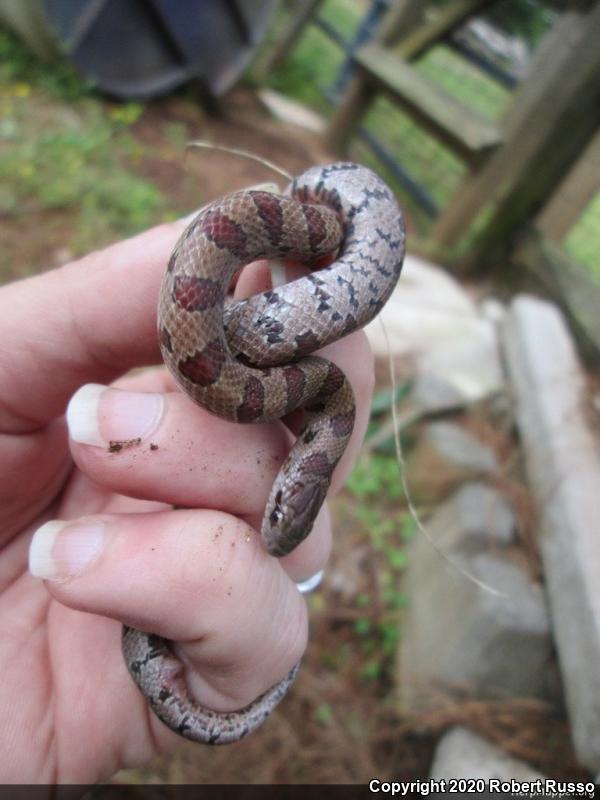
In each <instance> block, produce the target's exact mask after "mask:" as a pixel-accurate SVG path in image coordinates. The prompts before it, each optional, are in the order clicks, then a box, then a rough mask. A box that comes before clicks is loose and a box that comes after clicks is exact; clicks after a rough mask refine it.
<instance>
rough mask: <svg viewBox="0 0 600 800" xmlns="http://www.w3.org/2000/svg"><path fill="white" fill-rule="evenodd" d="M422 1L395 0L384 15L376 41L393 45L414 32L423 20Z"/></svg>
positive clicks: (424, 6) (423, 4)
mask: <svg viewBox="0 0 600 800" xmlns="http://www.w3.org/2000/svg"><path fill="white" fill-rule="evenodd" d="M425 10H426V4H425V3H423V0H397V1H396V3H394V4H392V7H391V8H390V10H389V11H388V13H387V14H386V15H385V18H384V20H383V22H382V24H381V28H380V31H379V34H378V36H377V40H378V41H380V42H383V43H385V44H393V43H394V42H397V41H398V40H399V39H401V38H403V37H404V36H408V34H409V33H412V31H414V30H415V28H417V27H418V25H419V24H420V23H421V22H422V20H423V15H424V13H425Z"/></svg>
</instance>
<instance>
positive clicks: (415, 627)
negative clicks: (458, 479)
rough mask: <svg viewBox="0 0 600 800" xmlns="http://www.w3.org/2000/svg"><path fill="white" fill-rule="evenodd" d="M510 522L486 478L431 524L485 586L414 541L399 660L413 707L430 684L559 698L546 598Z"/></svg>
mask: <svg viewBox="0 0 600 800" xmlns="http://www.w3.org/2000/svg"><path fill="white" fill-rule="evenodd" d="M514 524H515V520H514V515H513V513H512V510H511V509H510V507H509V506H508V504H507V503H506V501H505V500H504V498H503V497H502V496H501V495H499V494H498V493H497V492H496V491H495V490H492V489H489V488H487V487H485V486H482V485H480V484H475V485H471V486H467V487H464V488H463V489H461V490H460V491H459V492H458V493H457V494H456V495H454V496H453V497H452V498H451V499H450V500H448V501H446V503H444V504H443V505H442V506H441V507H440V509H439V510H438V511H437V512H436V513H435V514H434V516H433V517H432V519H431V520H430V522H429V523H428V524H426V527H427V529H428V531H429V533H430V536H431V538H432V539H433V541H434V542H435V544H436V545H437V546H438V547H439V548H440V550H441V551H442V552H443V553H445V554H446V555H447V556H448V557H449V558H450V559H452V561H453V564H458V565H460V567H462V568H463V569H465V570H467V571H468V572H469V573H470V574H471V575H473V576H475V577H476V578H477V580H478V581H480V582H482V583H483V584H485V585H487V586H489V587H491V590H487V591H486V590H484V589H482V588H481V586H479V585H477V584H476V583H475V582H473V581H472V580H470V579H469V578H468V577H467V576H466V575H465V574H464V573H463V572H461V571H460V569H459V568H457V567H456V566H453V564H449V563H447V562H446V561H445V560H444V559H443V558H441V557H440V554H439V553H438V552H436V551H435V550H434V548H433V546H432V544H431V543H430V542H429V541H427V539H425V537H423V536H418V537H417V538H416V539H415V540H413V542H412V544H411V548H410V551H409V554H408V564H409V566H408V569H407V571H406V576H405V584H404V587H405V591H406V594H407V595H408V599H409V607H408V611H407V613H406V614H405V618H404V621H403V624H402V639H401V645H400V653H399V661H398V673H399V685H400V694H401V698H402V702H403V704H404V706H405V707H406V708H408V709H409V710H417V709H419V708H421V707H422V700H423V697H424V696H425V697H426V696H427V694H428V689H430V688H431V685H432V684H435V685H438V684H442V685H443V686H444V687H446V688H447V689H448V690H450V691H451V690H452V689H453V688H454V689H458V688H460V689H467V690H468V691H469V692H470V693H471V694H472V696H476V697H480V698H493V697H498V695H499V694H501V695H502V694H504V695H506V694H508V695H509V696H519V697H541V698H548V697H553V696H554V695H555V693H556V682H555V672H554V671H553V662H552V641H551V637H550V626H549V619H548V612H547V608H546V600H545V596H544V592H543V589H542V587H541V586H540V584H538V583H534V582H532V580H531V578H530V577H529V575H528V573H527V570H526V569H525V567H524V566H522V565H521V564H520V563H519V561H518V557H517V554H518V553H520V551H519V550H518V549H517V548H515V547H513V546H511V543H512V541H513V529H514ZM515 653H518V654H519V657H518V659H517V658H515Z"/></svg>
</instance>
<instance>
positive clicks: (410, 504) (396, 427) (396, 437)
mask: <svg viewBox="0 0 600 800" xmlns="http://www.w3.org/2000/svg"><path fill="white" fill-rule="evenodd" d="M379 323H380V325H381V330H382V331H383V336H384V338H385V344H386V347H387V354H388V364H389V371H390V380H391V383H392V398H394V400H393V402H392V420H393V422H394V444H395V446H396V458H397V460H398V468H399V471H400V480H401V482H402V490H403V491H404V496H405V497H406V504H407V505H408V510H409V512H410V515H411V516H412V518H413V519H414V521H415V523H416V526H417V529H418V530H419V532H420V533H422V534H423V536H424V537H425V538H426V539H427V541H428V542H429V544H430V545H431V547H432V548H433V549H434V550H435V552H436V553H437V554H438V555H439V556H440V557H441V558H443V559H444V561H446V562H447V563H448V564H450V566H451V567H453V568H454V569H456V570H458V572H460V573H462V575H464V576H465V578H468V580H470V581H472V582H473V583H474V584H476V585H477V586H479V588H480V589H483V591H485V592H489V594H493V595H495V596H496V597H502V598H504V599H505V600H508V599H509V597H508V595H507V594H505V593H504V592H501V591H499V590H498V589H494V587H493V586H490V585H489V584H487V583H484V582H483V581H481V580H479V578H478V577H477V576H475V575H473V574H472V573H471V572H469V571H468V570H467V569H465V567H463V566H462V565H461V564H459V563H458V562H457V561H454V559H453V558H450V556H449V555H448V554H447V553H445V552H444V551H443V550H442V549H441V548H440V547H439V545H438V544H436V542H435V541H434V539H433V537H432V536H431V534H430V533H429V531H428V530H427V529H426V528H425V526H424V525H423V523H422V522H421V520H420V518H419V514H418V513H417V509H416V508H415V506H414V504H413V501H412V498H411V496H410V492H409V490H408V483H407V481H406V462H405V460H404V455H403V453H402V445H401V443H400V429H399V424H398V413H397V409H396V400H395V397H396V372H395V369H394V359H393V358H392V348H391V345H390V340H389V338H388V335H387V330H386V328H385V325H384V324H383V320H382V319H381V317H379Z"/></svg>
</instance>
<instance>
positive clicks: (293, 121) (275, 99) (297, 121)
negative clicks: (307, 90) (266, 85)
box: [258, 89, 326, 134]
mask: <svg viewBox="0 0 600 800" xmlns="http://www.w3.org/2000/svg"><path fill="white" fill-rule="evenodd" d="M258 96H259V98H260V100H261V101H262V102H263V103H264V105H265V106H266V107H267V108H268V109H269V111H270V112H271V114H273V116H274V117H276V118H277V119H279V120H281V121H282V122H285V123H288V124H290V125H296V126H298V127H300V128H304V129H305V130H307V131H311V132H312V133H319V134H322V133H323V132H324V130H325V125H326V123H325V120H324V119H323V117H322V116H321V115H320V114H317V113H316V112H315V111H313V110H312V109H310V108H307V106H304V105H302V104H301V103H298V102H296V101H295V100H290V98H289V97H285V95H282V94H279V92H274V91H273V90H272V89H261V90H260V91H259V92H258Z"/></svg>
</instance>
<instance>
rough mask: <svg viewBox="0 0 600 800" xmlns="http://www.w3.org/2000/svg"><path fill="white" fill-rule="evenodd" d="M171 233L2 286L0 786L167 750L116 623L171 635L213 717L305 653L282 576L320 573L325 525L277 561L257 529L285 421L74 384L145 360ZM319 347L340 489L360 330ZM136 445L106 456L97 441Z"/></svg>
mask: <svg viewBox="0 0 600 800" xmlns="http://www.w3.org/2000/svg"><path fill="white" fill-rule="evenodd" d="M183 227H184V223H183V222H182V223H173V224H170V225H163V226H160V227H158V228H154V229H153V230H150V231H148V232H146V233H144V234H142V235H140V236H137V237H135V238H133V239H130V240H128V241H125V242H122V243H120V244H117V245H114V246H112V247H110V248H108V249H106V250H104V251H101V252H97V253H93V254H91V255H89V256H87V257H86V258H83V259H81V260H80V261H78V262H76V263H73V264H70V265H67V266H65V267H62V268H60V269H57V270H54V271H52V272H49V273H46V274H44V275H40V276H37V277H34V278H31V279H29V280H26V281H21V282H19V283H15V284H12V285H9V286H7V287H5V288H3V289H2V290H0V336H1V340H2V343H3V348H2V352H1V353H0V376H1V379H0V387H2V388H1V390H0V391H1V396H0V398H1V399H0V426H1V427H0V429H1V431H2V437H3V447H2V449H1V452H0V460H1V462H2V474H3V476H4V478H3V481H2V486H1V488H0V517H1V520H2V525H1V530H2V533H1V535H0V547H1V548H2V555H1V562H0V563H1V564H2V570H1V571H0V619H1V624H2V632H3V635H2V640H1V641H2V644H1V645H0V670H1V673H2V676H3V680H2V683H1V684H0V715H1V717H0V718H1V719H2V726H1V728H0V748H1V749H2V752H3V754H4V758H3V760H2V765H1V767H0V771H1V772H2V775H1V780H2V782H5V783H10V782H23V783H29V782H43V783H64V782H76V783H90V782H94V781H98V780H102V779H106V778H107V777H109V776H110V775H111V774H113V773H114V772H115V771H116V770H118V769H120V768H122V767H128V766H134V765H137V764H140V763H143V762H144V761H147V760H149V759H150V758H152V757H153V756H154V755H157V754H158V753H161V752H166V751H168V750H170V749H174V748H175V746H176V745H177V744H178V742H180V739H179V738H178V737H177V736H175V734H173V733H171V732H170V731H169V730H168V729H167V728H166V727H165V726H164V725H163V724H162V723H161V722H160V721H159V720H158V719H156V718H155V717H154V715H153V714H152V713H151V712H150V711H149V709H148V706H147V703H146V701H145V699H144V698H143V696H142V695H141V694H140V692H139V691H138V690H137V688H136V687H135V686H134V684H133V682H132V680H131V678H130V676H129V674H128V672H127V669H126V667H125V664H124V662H123V658H122V655H121V646H120V623H126V624H128V625H132V626H134V627H136V628H141V629H143V630H148V631H152V632H154V633H157V634H159V635H161V636H164V637H166V638H168V639H172V640H174V641H176V642H178V643H179V644H178V655H179V656H180V657H181V658H182V660H184V662H185V664H186V672H187V676H186V677H187V682H188V686H189V688H190V691H191V692H192V694H193V695H194V696H195V697H196V699H197V700H198V701H199V702H200V703H202V704H203V705H205V706H207V707H209V708H213V709H215V710H217V711H227V710H234V709H238V708H241V707H243V706H245V705H247V704H248V703H249V702H251V701H252V700H254V699H255V698H256V697H257V696H258V695H259V694H261V693H262V692H263V691H265V690H266V689H268V688H269V687H271V686H272V685H273V684H275V683H277V682H278V681H279V680H280V679H281V678H282V677H283V676H284V675H286V674H287V672H288V671H289V669H290V668H291V667H292V666H293V664H294V663H296V662H297V661H298V660H299V659H300V657H301V655H302V652H303V650H304V648H305V645H306V636H307V619H306V608H305V604H304V601H303V599H302V596H301V595H300V593H299V592H298V590H297V588H296V586H295V584H294V581H299V580H303V579H306V578H307V577H309V576H311V575H313V574H314V573H315V572H317V571H318V570H320V569H321V568H322V567H323V566H324V564H325V562H326V560H327V557H328V554H329V548H330V526H329V520H328V516H327V512H326V510H323V511H322V512H321V514H320V516H319V518H318V520H317V523H316V525H315V528H314V530H313V533H312V534H311V535H310V536H309V537H308V539H306V540H305V541H304V542H303V543H302V544H301V545H300V546H299V547H298V548H297V550H295V551H294V552H293V553H292V554H290V555H289V556H287V557H286V558H285V559H281V560H279V561H278V560H276V559H274V558H271V557H269V556H268V555H267V554H266V553H265V552H264V549H263V547H262V545H261V541H260V537H259V535H258V534H257V533H256V530H257V529H259V528H260V520H261V518H262V514H263V511H264V506H265V503H266V500H267V496H268V493H269V490H270V487H271V484H272V482H273V479H274V476H275V473H276V471H277V468H278V466H279V464H280V463H281V462H282V461H283V458H284V456H285V454H286V452H287V450H288V449H289V446H290V442H291V440H292V438H293V437H292V436H291V434H290V432H289V430H288V428H286V426H285V425H284V424H283V423H281V422H276V423H271V424H263V425H238V424H235V423H229V422H226V421H223V420H220V419H218V418H216V417H214V416H212V415H210V414H208V412H205V411H204V410H203V409H200V408H198V407H197V406H195V405H194V404H193V403H192V402H191V401H190V400H189V399H188V398H187V397H185V396H184V395H183V394H182V393H181V392H179V391H178V390H177V389H176V388H175V387H174V384H173V382H172V380H171V378H170V376H169V375H168V374H167V372H166V370H165V369H164V368H161V369H149V370H146V371H144V372H139V373H137V374H134V375H129V376H127V377H125V378H121V379H120V380H118V381H117V383H116V384H115V385H116V386H118V387H119V389H120V390H121V391H117V390H115V389H113V388H111V389H110V390H108V391H103V390H102V389H99V388H96V389H94V388H90V387H89V386H85V385H86V384H89V383H91V382H93V383H96V384H98V383H100V384H108V383H111V382H113V381H115V380H116V379H118V378H119V376H122V375H124V374H125V373H126V372H128V370H130V369H131V368H133V367H138V366H142V365H149V364H153V363H157V362H158V361H159V351H158V345H157V339H156V330H155V328H156V300H157V296H158V287H159V284H160V280H161V277H162V272H163V270H164V266H165V264H166V263H167V260H168V257H169V254H170V252H171V250H172V248H173V246H174V244H175V241H176V240H177V238H178V236H179V234H180V233H181V231H182V230H183ZM265 288H268V277H267V272H266V270H265V267H264V265H254V266H253V267H250V268H247V269H246V270H245V271H244V272H243V273H242V276H241V278H240V280H239V281H238V284H237V286H236V295H237V296H238V297H242V296H246V295H249V294H253V293H255V292H257V291H262V290H264V289H265ZM322 352H323V354H324V355H325V356H326V357H327V358H330V359H331V360H333V361H335V362H336V363H337V364H338V365H339V366H340V367H341V368H342V369H343V370H344V372H345V373H346V375H347V376H348V378H349V379H350V381H351V383H352V385H353V388H354V392H355V395H356V401H357V418H356V426H355V431H354V434H353V437H352V440H351V442H350V445H349V447H348V449H347V451H346V453H345V454H344V457H343V459H342V461H341V462H340V464H339V465H338V467H337V469H336V472H335V475H334V480H333V484H332V491H336V490H337V489H339V487H340V485H341V484H342V483H343V481H344V479H345V477H346V476H347V474H348V471H349V469H350V466H351V463H352V460H353V457H354V456H355V455H356V452H357V449H358V447H359V445H360V442H361V440H362V436H363V433H364V430H365V427H366V422H367V418H368V411H369V401H370V394H371V389H372V360H371V355H370V351H369V348H368V345H367V343H366V338H365V337H364V335H363V334H362V333H360V332H359V333H355V334H352V335H351V336H348V337H346V339H344V340H342V341H341V342H337V343H335V344H333V345H330V346H328V347H327V348H324V350H323V351H322ZM80 387H83V388H82V389H80ZM77 390H79V391H77ZM123 390H126V391H123ZM75 392H76V395H75V399H74V401H73V402H72V403H71V405H70V412H69V426H70V433H71V438H69V432H68V430H67V421H66V418H65V409H66V406H67V403H68V401H69V399H70V398H71V396H72V395H73V393H75ZM292 424H293V422H292ZM136 437H140V438H141V441H140V442H139V444H136V445H131V446H129V447H124V448H123V449H122V450H120V451H119V452H113V453H110V452H108V443H109V441H110V440H132V439H136ZM173 506H176V507H179V510H173ZM51 520H63V521H64V520H68V521H69V524H68V525H67V526H66V527H65V526H62V528H61V526H60V525H59V524H49V525H45V523H48V522H49V521H51ZM42 526H45V527H43V528H42V531H41V533H39V534H38V535H37V536H36V539H35V543H34V545H33V547H32V557H31V566H32V570H33V571H34V572H35V573H36V574H37V575H38V576H41V577H45V578H47V580H45V581H44V582H42V581H41V580H39V577H37V578H36V577H33V576H32V575H31V574H30V573H29V572H28V569H27V554H28V549H29V544H30V541H31V538H32V535H33V533H34V532H35V531H36V530H39V529H40V527H42ZM59 529H60V532H59ZM257 642H260V647H257Z"/></svg>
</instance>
